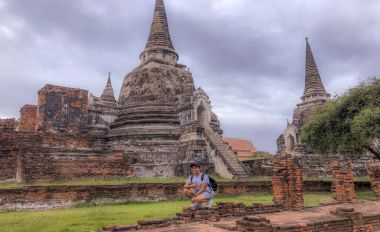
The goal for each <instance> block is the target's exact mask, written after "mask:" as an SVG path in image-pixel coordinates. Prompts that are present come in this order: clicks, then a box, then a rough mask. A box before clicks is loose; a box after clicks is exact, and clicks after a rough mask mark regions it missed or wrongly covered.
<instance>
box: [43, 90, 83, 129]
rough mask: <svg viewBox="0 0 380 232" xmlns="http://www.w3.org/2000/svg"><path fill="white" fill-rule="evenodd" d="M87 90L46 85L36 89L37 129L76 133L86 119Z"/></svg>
mask: <svg viewBox="0 0 380 232" xmlns="http://www.w3.org/2000/svg"><path fill="white" fill-rule="evenodd" d="M88 108H89V105H88V91H86V90H81V89H73V88H67V87H61V86H54V85H46V86H45V87H43V88H42V89H41V90H40V91H38V110H37V119H36V123H37V130H39V131H45V132H62V131H65V132H69V133H78V132H80V131H81V130H83V129H85V127H86V124H87V121H88Z"/></svg>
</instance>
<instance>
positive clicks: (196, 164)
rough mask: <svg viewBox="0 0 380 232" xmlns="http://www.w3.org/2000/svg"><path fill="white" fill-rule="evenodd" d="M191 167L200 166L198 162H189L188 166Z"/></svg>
mask: <svg viewBox="0 0 380 232" xmlns="http://www.w3.org/2000/svg"><path fill="white" fill-rule="evenodd" d="M192 167H198V168H200V167H201V165H200V164H199V163H192V164H190V168H192Z"/></svg>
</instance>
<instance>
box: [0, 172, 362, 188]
mask: <svg viewBox="0 0 380 232" xmlns="http://www.w3.org/2000/svg"><path fill="white" fill-rule="evenodd" d="M211 176H212V177H214V178H215V180H217V181H218V182H231V181H247V180H230V179H223V178H220V177H217V176H213V175H211ZM248 180H250V181H271V177H270V176H255V177H251V178H249V179H248ZM304 180H305V181H308V180H312V181H332V180H333V179H332V178H318V177H305V178H304ZM185 181H186V179H185V178H136V177H124V178H112V179H75V180H66V181H57V182H36V183H33V184H29V185H28V184H19V183H15V182H10V183H0V189H13V188H21V187H26V186H67V185H123V184H131V183H184V182H185ZM355 181H369V177H359V178H355Z"/></svg>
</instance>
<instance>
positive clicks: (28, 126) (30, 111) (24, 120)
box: [18, 105, 37, 132]
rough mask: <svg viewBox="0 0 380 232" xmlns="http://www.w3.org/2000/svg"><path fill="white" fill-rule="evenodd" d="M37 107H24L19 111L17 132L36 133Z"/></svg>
mask: <svg viewBox="0 0 380 232" xmlns="http://www.w3.org/2000/svg"><path fill="white" fill-rule="evenodd" d="M36 117H37V106H35V105H25V106H23V107H22V108H21V110H20V125H19V128H18V129H19V131H24V132H33V131H36Z"/></svg>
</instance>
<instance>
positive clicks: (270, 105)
mask: <svg viewBox="0 0 380 232" xmlns="http://www.w3.org/2000/svg"><path fill="white" fill-rule="evenodd" d="M165 3H166V9H167V13H168V18H169V27H170V32H171V35H172V40H173V43H174V46H175V48H176V50H177V52H178V54H179V55H180V63H182V64H185V65H187V66H188V67H189V68H190V70H191V71H192V73H193V77H194V81H195V84H196V86H197V87H198V86H201V87H202V88H203V89H204V90H205V91H206V92H207V93H208V95H209V96H210V98H211V101H212V104H213V109H214V111H215V112H216V113H217V114H218V115H219V118H220V121H221V123H222V127H223V129H224V131H225V136H230V137H240V138H247V139H250V140H252V142H253V143H254V144H255V145H256V147H257V148H258V149H259V150H267V151H271V152H274V151H275V150H276V148H275V141H276V139H277V137H278V136H279V135H280V134H281V132H282V131H283V130H284V129H285V126H286V120H287V119H291V117H292V112H293V110H294V108H295V106H296V104H297V103H299V102H300V99H299V98H300V97H301V95H302V93H303V88H304V65H305V40H304V38H305V37H306V36H307V37H309V41H310V44H311V47H312V50H313V52H314V56H315V58H316V62H317V65H318V67H319V71H320V74H321V77H322V81H323V83H324V85H325V87H326V89H327V91H328V92H330V93H331V94H333V95H335V94H341V93H343V92H344V91H345V90H346V89H347V88H349V87H352V86H354V85H355V84H357V83H358V82H359V80H364V79H367V78H368V77H371V76H380V1H379V0H360V1H359V0H335V1H333V0H314V1H310V0H292V1H285V0H277V1H276V0H260V1H258V0H166V1H165ZM153 9H154V0H0V80H1V83H0V117H1V118H6V117H19V109H20V108H21V107H22V106H23V105H24V104H36V103H37V91H38V90H39V89H40V88H42V87H43V86H44V85H45V84H46V83H50V84H55V85H62V86H67V87H77V88H82V89H86V90H89V91H90V92H91V93H93V94H95V95H100V94H101V92H102V90H103V87H104V86H105V83H106V77H107V73H108V72H112V78H113V85H114V89H115V91H116V95H117V96H118V94H119V90H120V87H121V82H122V80H123V78H124V76H125V75H126V74H127V73H129V72H130V71H132V69H133V68H134V67H136V66H137V65H138V64H139V54H140V52H141V51H142V50H143V49H144V46H145V42H146V40H147V37H148V33H149V29H150V24H151V20H152V13H153Z"/></svg>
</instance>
